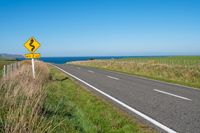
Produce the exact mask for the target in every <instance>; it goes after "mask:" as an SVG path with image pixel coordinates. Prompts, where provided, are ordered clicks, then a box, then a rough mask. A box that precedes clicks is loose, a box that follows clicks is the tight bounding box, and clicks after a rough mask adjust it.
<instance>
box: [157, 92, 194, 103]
mask: <svg viewBox="0 0 200 133" xmlns="http://www.w3.org/2000/svg"><path fill="white" fill-rule="evenodd" d="M154 91H157V92H160V93H163V94H167V95H170V96H174V97H177V98H181V99H184V100H188V101H192V100H191V99H189V98H186V97H182V96H178V95H175V94H172V93H169V92H165V91H161V90H157V89H154Z"/></svg>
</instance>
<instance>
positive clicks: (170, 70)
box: [72, 56, 200, 88]
mask: <svg viewBox="0 0 200 133" xmlns="http://www.w3.org/2000/svg"><path fill="white" fill-rule="evenodd" d="M72 64H76V65H82V66H89V67H96V68H103V69H107V70H112V71H119V72H124V73H127V74H133V75H139V76H144V77H148V78H152V79H157V80H163V81H167V82H172V83H178V84H182V85H188V86H192V87H197V88H200V56H174V57H150V58H147V57H146V58H126V59H112V60H93V61H82V62H73V63H72Z"/></svg>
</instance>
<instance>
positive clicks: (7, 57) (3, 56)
mask: <svg viewBox="0 0 200 133" xmlns="http://www.w3.org/2000/svg"><path fill="white" fill-rule="evenodd" d="M0 58H3V59H17V58H23V56H22V55H18V54H4V53H3V54H1V53H0Z"/></svg>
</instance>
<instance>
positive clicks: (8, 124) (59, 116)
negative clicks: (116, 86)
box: [0, 61, 154, 133]
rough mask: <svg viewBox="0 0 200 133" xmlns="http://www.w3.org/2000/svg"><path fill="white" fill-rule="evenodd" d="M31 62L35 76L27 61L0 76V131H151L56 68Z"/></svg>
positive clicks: (134, 132) (21, 132) (71, 132)
mask: <svg viewBox="0 0 200 133" xmlns="http://www.w3.org/2000/svg"><path fill="white" fill-rule="evenodd" d="M35 65H36V79H33V78H32V75H31V65H30V62H29V61H24V62H23V63H22V65H21V67H20V68H19V69H18V70H16V71H15V72H12V74H10V75H7V76H6V77H4V78H2V79H1V82H0V102H1V105H0V132H2V133H25V132H28V133H43V132H45V133H47V132H48V133H49V132H50V133H51V132H52V133H53V132H59V133H66V132H70V133H95V132H96V133H97V132H98V133H104V132H127V133H128V132H130V133H142V132H154V131H153V130H151V129H150V128H148V127H147V126H145V125H143V124H141V123H140V122H138V121H136V120H133V119H132V118H130V117H129V116H128V115H127V114H125V113H123V112H121V111H119V110H118V109H117V108H115V107H113V106H112V105H111V104H109V103H107V102H105V101H103V100H102V99H100V98H98V97H97V96H95V95H93V94H92V93H91V92H89V91H87V90H86V89H83V88H82V87H80V86H79V85H78V84H76V83H75V82H74V81H72V80H71V79H69V78H68V77H67V76H66V75H65V74H63V73H62V72H60V71H58V70H57V69H55V68H53V67H49V66H47V65H46V64H45V63H42V62H39V61H37V62H36V63H35Z"/></svg>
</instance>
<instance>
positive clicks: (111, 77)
mask: <svg viewBox="0 0 200 133" xmlns="http://www.w3.org/2000/svg"><path fill="white" fill-rule="evenodd" d="M107 77H108V78H111V79H115V80H119V79H118V78H115V77H112V76H107Z"/></svg>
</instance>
